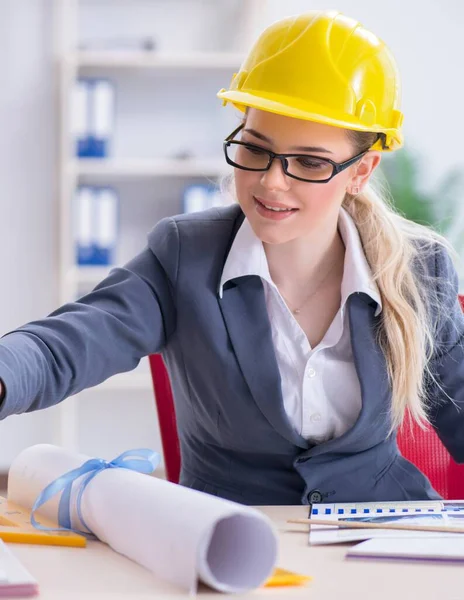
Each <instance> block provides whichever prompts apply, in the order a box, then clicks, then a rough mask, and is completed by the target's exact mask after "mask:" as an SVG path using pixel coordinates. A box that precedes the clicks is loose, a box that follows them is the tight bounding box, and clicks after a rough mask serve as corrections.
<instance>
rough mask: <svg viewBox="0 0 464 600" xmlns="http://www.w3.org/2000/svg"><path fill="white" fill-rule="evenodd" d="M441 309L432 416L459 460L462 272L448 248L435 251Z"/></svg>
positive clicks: (462, 455) (462, 432)
mask: <svg viewBox="0 0 464 600" xmlns="http://www.w3.org/2000/svg"><path fill="white" fill-rule="evenodd" d="M435 276H436V283H437V296H438V303H439V306H440V308H439V310H438V311H437V326H436V332H437V336H436V348H435V353H434V357H433V360H432V365H431V371H432V373H433V375H434V376H435V378H436V382H435V384H434V385H433V388H434V390H435V393H434V394H432V405H431V411H430V419H431V422H432V424H433V425H434V427H435V428H436V431H437V433H438V435H439V437H440V439H441V441H442V442H443V444H444V445H445V446H446V448H447V449H448V451H449V453H450V454H451V456H452V457H453V458H454V460H455V461H456V462H461V463H462V462H464V315H463V311H462V308H461V306H460V302H459V298H458V276H457V273H456V270H455V268H454V265H453V262H452V260H451V257H450V256H449V254H448V252H447V251H446V250H445V249H443V248H440V249H439V250H437V251H436V253H435Z"/></svg>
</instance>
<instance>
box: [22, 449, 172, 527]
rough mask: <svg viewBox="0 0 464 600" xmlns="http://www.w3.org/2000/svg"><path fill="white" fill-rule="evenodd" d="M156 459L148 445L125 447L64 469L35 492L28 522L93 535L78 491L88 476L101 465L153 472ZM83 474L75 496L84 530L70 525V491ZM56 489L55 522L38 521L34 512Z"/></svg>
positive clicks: (97, 470) (156, 463) (99, 469)
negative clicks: (105, 457) (112, 454)
mask: <svg viewBox="0 0 464 600" xmlns="http://www.w3.org/2000/svg"><path fill="white" fill-rule="evenodd" d="M159 462H160V455H159V454H158V453H157V452H154V451H153V450H149V449H148V448H138V449H137V450H127V452H123V454H120V455H119V456H118V457H117V458H115V459H114V460H112V461H106V460H103V459H102V458H91V459H90V460H88V461H87V462H85V463H84V464H83V465H82V466H80V467H79V468H77V469H73V470H72V471H69V472H68V473H65V474H64V475H62V476H61V477H58V479H55V481H52V483H50V484H49V485H47V487H46V488H45V489H44V490H43V491H42V492H41V493H40V494H39V497H38V498H37V500H36V501H35V502H34V506H33V507H32V511H31V523H32V525H33V526H34V527H35V528H36V529H40V530H42V531H63V530H67V531H73V532H74V533H79V534H80V535H84V536H86V537H89V538H95V535H94V534H93V533H92V531H91V529H90V527H88V526H87V524H86V522H85V520H84V518H83V516H82V511H81V501H82V494H83V493H84V490H85V488H86V487H87V486H88V485H89V483H90V482H91V481H92V479H93V478H94V477H95V476H96V475H98V473H101V472H102V471H104V470H105V469H129V470H131V471H137V472H138V473H146V474H150V473H153V471H154V470H155V469H156V467H157V466H158V464H159ZM86 474H87V477H85V478H84V479H83V480H82V482H81V487H80V489H79V493H78V495H77V500H76V507H77V514H78V516H79V519H80V521H81V523H82V524H83V525H84V527H85V528H86V529H87V531H80V530H79V529H73V528H72V527H71V493H72V486H73V483H74V482H75V481H76V480H77V479H79V477H82V475H86ZM60 492H62V494H61V498H60V504H59V507H58V525H59V526H58V527H46V526H45V525H41V524H40V523H38V521H37V520H36V518H35V514H34V513H35V512H36V511H37V510H38V509H39V508H40V507H41V506H43V505H44V504H45V503H46V502H48V501H49V500H50V499H51V498H53V496H55V495H56V494H59V493H60Z"/></svg>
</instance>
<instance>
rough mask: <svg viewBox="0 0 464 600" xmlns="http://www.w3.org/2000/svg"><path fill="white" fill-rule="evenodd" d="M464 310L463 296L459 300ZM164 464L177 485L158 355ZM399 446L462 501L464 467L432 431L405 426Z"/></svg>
mask: <svg viewBox="0 0 464 600" xmlns="http://www.w3.org/2000/svg"><path fill="white" fill-rule="evenodd" d="M459 300H460V302H461V306H462V307H463V309H464V296H459ZM149 360H150V368H151V375H152V379H153V388H154V391H155V401H156V406H157V410H158V420H159V426H160V433H161V443H162V446H163V453H164V464H165V467H166V476H167V479H168V480H169V481H171V482H173V483H178V481H179V473H180V448H179V438H178V435H177V425H176V414H175V409H174V399H173V397H172V391H171V383H170V381H169V375H168V372H167V370H166V367H165V365H164V362H163V359H162V358H161V356H160V355H159V354H152V355H151V356H150V357H149ZM398 446H399V448H400V451H401V453H402V454H403V456H404V457H405V458H407V459H408V460H410V461H411V462H412V463H414V464H415V465H416V466H417V467H418V468H419V469H420V470H421V471H422V472H423V473H424V474H425V475H426V476H427V477H428V478H429V479H430V482H431V483H432V485H433V487H434V488H435V489H436V490H437V492H438V493H439V494H440V495H441V496H443V497H444V498H446V499H450V500H458V499H461V498H464V465H458V464H457V463H456V462H455V461H454V460H453V459H452V458H451V456H450V455H449V453H448V451H447V450H446V448H445V447H444V446H443V444H442V443H441V441H440V439H439V437H438V436H437V434H436V433H435V431H434V430H433V429H432V428H431V427H428V428H427V429H426V430H425V431H424V430H422V429H421V428H420V427H418V426H417V425H415V424H413V425H412V428H411V429H410V428H409V425H408V424H406V425H405V426H404V427H403V428H402V430H401V431H400V432H399V433H398Z"/></svg>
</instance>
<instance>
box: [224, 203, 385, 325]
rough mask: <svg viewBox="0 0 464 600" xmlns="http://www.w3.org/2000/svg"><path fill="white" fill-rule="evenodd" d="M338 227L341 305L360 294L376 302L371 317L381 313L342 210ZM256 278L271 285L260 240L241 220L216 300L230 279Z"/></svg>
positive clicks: (359, 246)
mask: <svg viewBox="0 0 464 600" xmlns="http://www.w3.org/2000/svg"><path fill="white" fill-rule="evenodd" d="M338 228H339V231H340V235H341V237H342V239H343V243H344V244H345V262H344V268H343V279H342V289H341V296H342V306H344V304H345V302H346V300H347V299H348V296H350V294H353V293H355V292H364V293H365V294H367V295H368V296H370V297H371V298H372V299H373V300H375V302H376V303H377V305H378V306H377V309H376V312H375V315H376V316H377V315H378V314H379V313H380V312H381V311H382V301H381V298H380V292H379V289H378V286H377V285H376V283H375V281H374V280H373V278H372V273H371V270H370V267H369V263H368V262H367V259H366V256H365V254H364V250H363V247H362V243H361V238H360V236H359V233H358V230H357V228H356V225H355V223H354V221H353V218H352V217H351V216H350V215H349V214H348V212H347V211H346V210H345V209H344V208H341V209H340V215H339V219H338ZM247 275H257V276H258V277H261V278H262V279H264V280H265V281H267V282H268V283H270V284H271V285H272V286H274V285H275V284H274V282H273V281H272V278H271V275H270V273H269V266H268V264H267V259H266V254H265V252H264V248H263V244H262V242H261V240H260V239H259V238H258V237H257V236H256V234H255V233H254V231H253V229H252V227H251V225H250V222H249V221H248V219H247V218H245V219H244V220H243V223H242V225H241V226H240V229H239V230H238V232H237V235H236V236H235V239H234V241H233V243H232V246H231V248H230V252H229V254H228V256H227V259H226V262H225V265H224V269H223V271H222V275H221V281H220V284H219V289H218V293H219V297H220V298H222V294H223V288H224V285H225V284H226V283H227V282H228V281H231V280H232V279H237V278H238V277H246V276H247Z"/></svg>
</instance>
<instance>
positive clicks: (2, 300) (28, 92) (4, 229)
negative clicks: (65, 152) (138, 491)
mask: <svg viewBox="0 0 464 600" xmlns="http://www.w3.org/2000/svg"><path fill="white" fill-rule="evenodd" d="M91 3H92V2H91V0H86V4H87V5H89V4H91ZM98 3H99V4H100V5H102V7H103V8H101V10H103V9H104V8H105V5H106V7H107V6H108V1H106V2H103V1H102V0H99V1H98ZM122 4H123V2H122V1H121V0H117V1H116V0H114V7H115V10H114V12H113V15H112V19H111V20H110V21H108V20H106V23H107V24H108V23H110V24H111V27H114V28H115V30H116V31H117V30H118V28H119V30H124V26H125V25H126V22H125V21H124V16H123V13H122V12H121V11H122V9H120V8H118V7H120V6H121V5H122ZM150 4H151V2H150V0H145V1H144V2H140V1H139V2H138V3H137V6H138V7H142V8H143V5H145V8H147V7H148V10H152V11H154V10H155V9H150ZM174 4H175V5H176V7H177V8H176V10H178V9H179V6H180V4H179V2H170V3H168V2H164V1H163V2H161V4H160V5H161V6H162V7H165V8H166V7H168V6H171V8H172V6H173V5H174ZM181 4H182V17H183V19H184V20H186V22H189V20H190V22H191V23H192V27H191V28H189V29H185V31H184V32H182V33H181V32H179V35H178V39H182V37H183V36H184V35H185V36H187V34H188V35H191V34H192V31H193V30H196V31H203V33H202V36H203V38H202V44H203V46H208V44H212V43H213V41H214V43H215V44H216V43H218V40H220V39H222V38H221V35H219V32H218V30H217V29H215V28H214V25H210V24H208V23H207V22H204V21H202V20H201V19H199V17H198V10H197V9H196V7H197V2H196V0H190V1H186V0H183V2H182V3H181ZM206 5H208V6H209V9H211V7H216V9H217V7H218V6H221V7H222V8H223V9H224V10H226V11H228V14H229V17H228V18H229V24H230V27H229V30H228V31H229V36H228V38H227V39H228V40H229V42H230V43H236V42H237V40H240V39H241V33H242V29H241V26H240V25H237V26H235V25H233V23H234V20H235V21H237V19H239V18H242V17H241V14H240V11H237V10H236V4H234V3H233V2H231V1H229V0H221V2H217V1H216V2H213V3H212V2H203V3H202V6H203V8H204V7H205V6H206ZM336 6H337V8H338V9H340V10H342V11H343V12H346V14H349V15H352V16H354V17H356V18H358V19H359V20H361V21H362V22H363V23H364V24H365V25H366V26H367V27H370V28H372V29H373V30H374V31H375V32H376V33H377V34H378V35H380V37H382V38H383V39H384V40H385V41H386V42H387V44H388V45H389V46H390V47H391V49H392V51H393V52H394V54H395V56H396V57H397V60H398V63H399V66H400V71H401V73H402V76H403V82H404V85H403V108H404V112H405V113H406V121H405V133H406V138H407V140H408V142H409V143H410V144H411V145H412V146H414V147H415V148H417V149H419V150H420V151H421V152H422V153H423V154H424V157H425V159H426V160H427V163H426V164H427V172H426V176H427V182H432V183H433V182H434V181H436V179H437V177H438V176H439V175H440V174H442V173H443V172H445V171H446V170H447V169H448V168H449V167H450V166H452V165H457V164H459V165H463V167H464V157H463V153H462V139H463V133H464V126H463V124H462V121H461V120H460V115H461V114H462V101H463V97H464V83H463V79H462V77H461V73H462V56H463V52H462V31H464V5H463V4H462V3H461V2H458V1H457V0H455V1H454V2H453V1H452V0H441V1H440V2H439V1H438V0H422V1H420V2H419V1H418V0H413V1H411V0H410V1H409V2H407V3H406V2H404V1H402V2H401V1H400V0H389V1H388V2H372V0H338V1H337V3H336ZM312 7H315V8H319V7H320V3H319V2H318V3H316V2H309V1H298V0H286V1H285V2H282V1H280V0H271V1H270V2H269V9H268V11H267V13H263V15H262V19H263V22H268V21H269V20H272V19H275V18H278V17H280V16H283V15H285V14H293V13H295V12H299V11H302V10H307V9H309V8H312ZM99 10H100V9H99ZM140 10H141V9H140ZM172 10H174V9H172ZM89 14H90V13H87V17H84V18H87V19H88V17H89ZM153 14H154V13H153ZM140 15H141V13H139V11H138V9H137V10H135V9H134V10H133V12H132V16H131V20H130V23H129V22H127V31H128V32H129V33H130V32H131V31H132V32H133V31H138V32H140V31H141V30H143V31H147V30H148V29H150V27H148V25H147V23H152V24H153V26H154V25H155V24H156V19H155V18H154V16H153V15H152V20H151V21H150V19H145V20H144V21H141V20H137V19H138V17H139V16H140ZM157 18H159V13H158V17H157ZM108 26H109V25H108ZM86 27H87V30H88V31H90V29H92V30H93V31H97V30H99V31H101V28H102V27H105V19H104V18H100V19H99V20H98V22H97V21H95V22H93V24H92V21H88V20H87V25H86ZM202 28H203V29H202ZM209 32H211V39H210V38H208V35H209ZM0 33H1V35H0V49H1V56H2V57H3V73H2V93H1V94H0V127H1V129H0V131H1V133H2V138H3V143H2V144H0V182H1V206H2V213H1V215H2V217H3V218H2V221H1V225H2V226H1V227H0V272H1V280H0V281H1V283H2V286H1V289H2V293H1V294H0V333H5V332H6V331H8V330H10V329H11V328H13V327H15V326H17V325H19V324H21V323H23V322H25V321H27V320H30V319H34V318H38V317H40V316H42V315H44V314H46V313H47V312H49V311H50V310H52V309H53V308H54V306H55V302H56V297H57V271H56V266H57V259H56V252H57V222H56V197H55V179H56V172H55V168H56V155H57V151H56V143H55V142H56V137H57V131H56V124H57V120H56V116H57V108H56V103H55V92H54V85H55V73H54V67H53V62H52V2H51V0H2V2H0ZM205 36H206V37H205ZM213 38H214V40H213ZM174 41H175V40H174ZM184 41H185V40H184ZM168 42H171V43H172V42H173V39H172V38H169V37H167V38H166V42H165V43H166V44H167V43H168ZM230 75H231V74H230V73H227V74H226V73H216V74H214V75H213V76H212V77H211V78H210V79H209V80H207V81H206V82H205V83H204V84H202V85H200V84H199V83H197V84H196V86H195V84H194V88H193V92H195V95H194V97H193V96H192V97H191V98H190V97H189V93H190V92H189V89H190V88H189V86H188V85H187V83H188V78H187V79H186V80H185V81H184V82H183V84H184V85H180V84H179V83H178V82H176V81H174V80H171V81H169V80H168V81H162V82H161V83H163V84H166V86H167V90H168V91H167V93H168V97H170V98H171V101H167V100H166V99H164V100H163V101H161V99H160V98H161V96H160V95H157V94H156V93H155V94H154V96H153V105H152V106H153V109H156V111H155V112H157V111H159V110H161V108H162V107H163V106H164V107H165V108H166V106H176V107H178V108H179V109H180V110H182V105H183V104H184V105H185V106H190V107H191V108H192V110H193V111H194V113H195V114H196V118H195V119H194V120H193V121H192V120H191V121H192V122H191V124H190V125H189V122H188V121H189V120H188V119H186V118H185V114H184V115H183V117H182V113H179V118H180V119H183V120H182V124H183V126H184V130H183V131H179V130H178V129H176V128H178V126H179V123H180V121H179V118H176V117H175V115H174V114H171V116H170V119H169V123H168V125H169V127H171V128H172V131H173V132H174V133H175V135H176V136H178V139H179V140H181V141H182V140H184V141H188V140H189V139H190V137H189V136H191V135H194V134H195V135H198V134H199V135H200V137H201V131H202V128H203V127H206V128H209V129H210V133H214V134H215V135H217V139H218V141H220V139H221V138H222V136H223V135H225V134H226V133H228V131H229V129H230V128H231V126H232V125H233V123H234V119H235V117H234V116H233V114H232V113H231V112H228V111H227V109H224V110H222V109H221V107H220V106H219V102H218V100H217V99H216V97H215V91H216V90H217V88H218V87H221V86H226V85H227V84H228V83H229V80H230ZM130 77H132V78H133V81H132V82H130V81H129V83H130V85H129V86H126V88H125V89H126V92H124V93H123V95H122V97H121V100H122V102H123V105H122V109H123V113H122V116H123V117H124V119H126V120H127V119H130V118H131V108H130V103H131V102H133V101H134V102H135V103H136V104H137V105H138V106H139V109H140V110H141V111H142V113H143V116H144V121H143V128H141V129H140V132H139V135H138V139H135V138H131V139H130V140H129V142H130V144H131V148H130V151H131V152H132V151H134V149H136V150H137V153H138V156H144V155H147V154H148V153H151V152H152V149H153V136H154V135H155V132H156V131H157V129H156V125H157V118H156V117H157V116H158V122H159V114H158V115H157V114H154V115H151V116H150V108H151V106H150V102H149V101H148V100H147V90H149V88H150V86H152V89H153V90H154V91H156V90H155V85H159V81H158V82H156V81H155V80H154V79H153V77H152V76H149V77H148V78H146V79H144V76H143V75H142V74H138V75H132V76H129V75H122V76H121V78H122V82H121V83H122V84H124V78H126V83H127V78H129V79H130ZM195 88H196V89H195ZM199 88H201V89H199ZM179 93H182V94H183V95H184V100H183V103H182V102H180V100H179ZM198 94H199V95H198ZM194 98H196V100H194ZM126 101H127V103H126V104H124V103H125V102H126ZM166 102H167V104H166ZM195 111H196V112H195ZM124 119H123V123H124ZM164 122H165V123H166V120H165V121H164ZM199 125H201V126H200V127H199ZM122 126H123V125H122ZM169 127H167V126H166V127H165V130H164V131H162V134H161V138H160V139H162V138H163V137H165V136H167V135H168V134H169ZM147 132H148V133H149V134H150V135H149V136H148V135H147ZM201 139H202V140H203V142H202V143H204V144H205V150H207V151H208V152H209V153H214V152H215V147H214V145H213V146H211V145H209V146H208V144H211V139H212V138H211V137H207V136H205V137H204V138H201ZM127 148H128V146H126V147H125V148H121V154H123V152H125V151H128V150H127ZM153 185H154V184H153V183H145V184H137V185H135V186H133V185H132V184H130V185H129V184H125V186H122V188H121V195H122V197H123V198H124V199H125V200H124V201H125V202H128V201H129V200H130V198H131V195H132V194H135V193H137V194H138V195H141V196H142V197H143V198H144V200H143V202H142V203H141V204H140V205H139V206H138V207H137V211H139V212H137V213H134V214H135V218H136V220H138V221H140V222H142V223H143V219H144V218H145V216H146V215H148V214H149V215H150V220H156V219H157V218H160V217H161V216H163V214H166V213H168V212H170V205H169V203H168V201H169V202H172V207H173V208H174V207H178V206H179V204H178V200H179V198H180V189H178V188H179V186H177V187H176V186H173V187H172V189H169V187H168V186H167V184H166V183H163V184H161V183H159V184H157V185H158V186H159V187H158V188H157V190H158V192H159V193H160V194H161V196H162V197H163V201H162V202H161V204H160V205H157V207H156V210H155V208H154V206H153V204H151V202H150V199H151V198H153V188H152V187H150V186H153ZM140 186H142V188H143V189H142V188H141V189H139V187H140ZM463 199H464V198H463ZM176 203H177V204H176ZM125 206H126V208H125V210H126V211H127V210H128V208H127V207H128V206H129V204H126V205H125ZM144 206H145V208H143V207H144ZM177 210H178V208H174V209H173V212H176V211H177ZM140 211H141V212H140ZM146 229H149V226H148V225H147V227H146ZM142 237H143V236H142ZM143 242H144V240H143V239H140V241H138V240H137V239H136V237H135V234H134V236H133V238H131V241H130V251H131V252H132V251H136V250H137V245H138V244H139V243H140V245H143ZM121 258H125V257H121ZM79 410H80V411H81V416H82V423H83V428H82V430H81V433H80V438H79V440H80V446H81V450H82V451H84V452H89V453H95V454H103V455H111V454H113V453H115V452H119V451H122V450H124V449H127V448H128V447H136V446H144V445H146V446H152V447H155V448H159V435H158V431H157V423H156V418H155V415H154V410H153V401H152V397H151V395H150V394H148V393H140V392H133V393H131V394H130V397H128V396H127V394H125V393H122V392H114V393H111V392H106V393H105V394H99V395H98V397H97V395H95V394H93V393H92V392H89V393H88V394H86V395H85V397H83V398H82V399H81V402H80V406H79ZM55 418H56V411H54V410H50V411H45V412H41V413H35V414H33V415H21V416H17V417H11V418H9V419H7V420H6V421H4V422H2V423H0V470H2V469H4V468H6V467H7V466H8V465H9V463H10V461H11V459H12V458H13V457H14V456H15V455H16V454H17V453H18V452H19V451H20V450H21V449H22V448H23V447H25V446H28V445H30V444H32V443H35V442H39V441H52V440H53V429H54V422H55V421H54V420H55ZM91 425H92V426H91Z"/></svg>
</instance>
